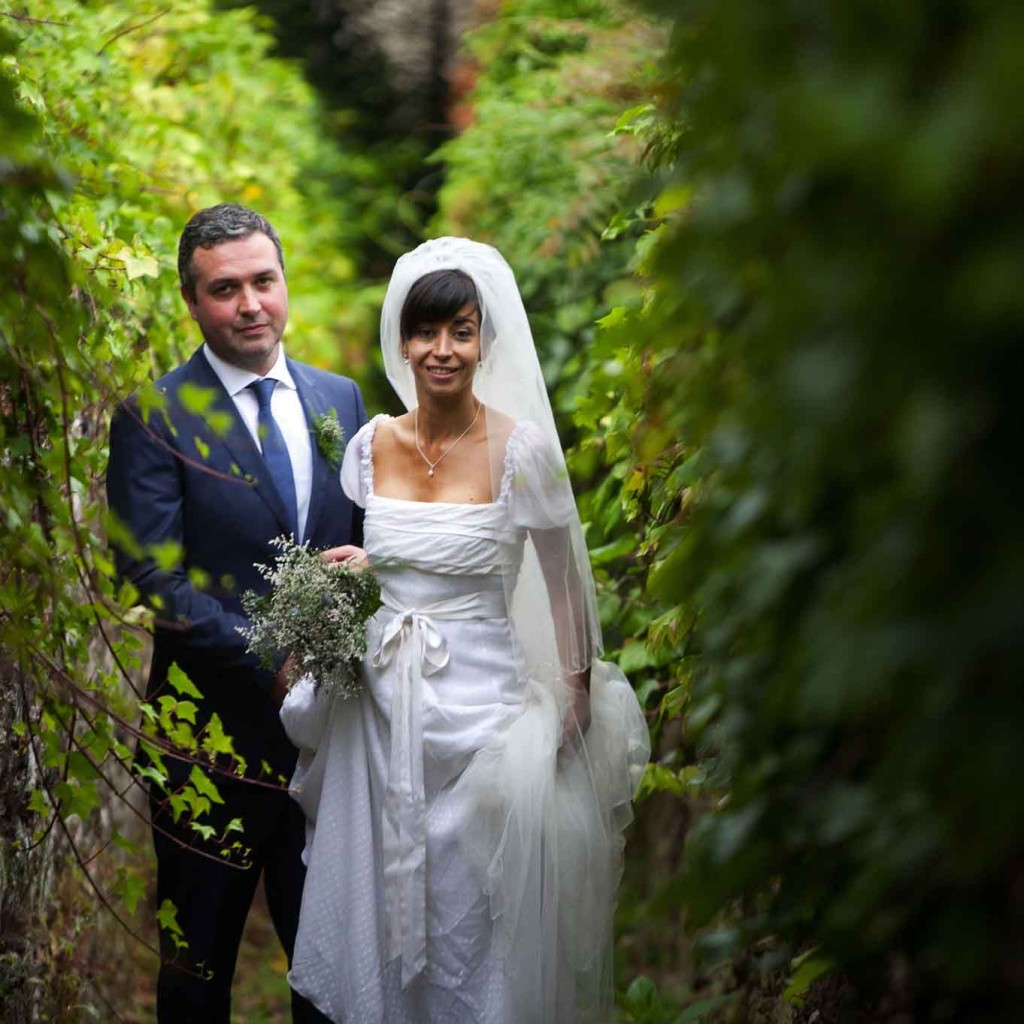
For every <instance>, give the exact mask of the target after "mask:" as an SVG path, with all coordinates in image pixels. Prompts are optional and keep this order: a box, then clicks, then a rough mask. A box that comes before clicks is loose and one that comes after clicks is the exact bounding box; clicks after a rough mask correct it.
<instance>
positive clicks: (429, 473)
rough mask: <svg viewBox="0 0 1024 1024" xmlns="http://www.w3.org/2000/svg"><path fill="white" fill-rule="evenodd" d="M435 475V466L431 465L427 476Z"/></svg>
mask: <svg viewBox="0 0 1024 1024" xmlns="http://www.w3.org/2000/svg"><path fill="white" fill-rule="evenodd" d="M433 475H434V467H433V466H431V467H430V469H428V470H427V476H433Z"/></svg>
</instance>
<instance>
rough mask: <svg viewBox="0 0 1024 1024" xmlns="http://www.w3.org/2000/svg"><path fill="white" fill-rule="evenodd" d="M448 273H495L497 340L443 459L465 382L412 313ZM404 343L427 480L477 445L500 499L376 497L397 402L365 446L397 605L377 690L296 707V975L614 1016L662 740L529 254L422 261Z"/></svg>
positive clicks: (362, 495)
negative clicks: (619, 621)
mask: <svg viewBox="0 0 1024 1024" xmlns="http://www.w3.org/2000/svg"><path fill="white" fill-rule="evenodd" d="M435 271H461V272H462V273H463V274H465V275H468V278H469V279H471V282H472V288H473V289H475V299H476V301H475V304H471V305H473V306H474V313H475V314H477V322H478V326H479V335H478V340H479V345H478V349H477V350H475V352H476V355H474V357H473V360H477V361H476V362H475V363H474V362H473V360H468V361H467V367H468V368H467V369H466V371H465V372H467V373H468V372H470V370H472V378H471V379H472V391H471V393H470V392H469V391H468V389H467V392H466V396H465V398H466V400H467V402H468V401H470V400H471V401H472V405H465V406H464V408H465V409H466V411H467V417H466V422H467V423H468V426H467V427H465V429H463V430H461V432H457V433H453V434H452V435H451V437H452V440H451V441H450V443H449V444H448V445H447V447H444V448H442V449H441V454H440V455H439V456H438V457H437V458H436V459H434V460H431V459H430V458H428V456H427V455H426V454H425V452H424V451H423V449H422V448H421V445H420V434H419V427H420V423H419V419H418V416H419V414H420V413H421V411H423V412H429V409H430V403H431V402H440V401H441V400H440V399H435V398H434V397H432V395H431V393H430V391H429V387H430V386H429V385H428V386H426V390H424V389H425V385H424V384H423V379H422V370H418V368H417V363H416V360H415V359H413V360H412V361H410V360H409V359H408V358H407V356H408V351H407V345H408V341H409V336H408V334H409V332H408V324H404V323H403V316H404V313H405V310H406V307H407V301H410V290H411V289H412V288H413V286H414V285H415V284H417V282H420V281H421V280H423V279H424V278H425V276H426V275H430V274H432V273H433V272H435ZM381 345H382V349H383V355H384V365H385V369H386V371H387V374H388V379H389V381H390V382H391V384H392V386H393V387H394V389H395V391H396V393H397V394H398V395H399V397H400V398H401V399H402V401H403V402H404V404H405V405H406V407H407V408H408V409H410V410H415V413H414V415H413V417H412V439H413V441H414V443H415V452H414V453H413V456H412V458H413V459H417V454H416V453H418V457H421V459H422V461H416V462H410V463H409V465H410V466H418V468H417V469H416V473H417V474H423V475H424V476H429V477H430V478H431V480H430V481H429V482H428V481H421V482H420V483H419V484H417V486H418V487H426V486H434V485H435V481H434V479H433V478H434V475H435V470H436V472H437V473H438V475H439V476H440V475H441V474H442V473H446V474H448V476H449V478H451V477H453V476H454V475H457V474H458V473H459V472H467V473H468V471H469V470H468V469H467V468H465V467H470V466H472V465H474V463H473V460H474V459H477V460H478V463H476V464H480V465H482V464H483V463H484V462H485V463H486V466H487V467H488V468H489V474H490V494H489V498H490V500H489V501H483V502H481V503H476V504H474V503H472V502H463V501H447V500H433V499H428V500H408V499H402V498H397V497H393V496H391V497H389V496H387V495H386V494H384V493H378V490H380V491H381V492H382V491H383V484H382V485H381V486H380V487H379V488H378V487H375V473H376V475H377V478H378V480H383V479H384V474H385V473H386V472H388V468H387V467H386V466H385V463H384V461H383V460H381V461H380V463H379V464H377V465H376V466H375V461H374V460H375V456H378V455H379V453H380V451H381V447H382V446H383V445H384V443H385V440H387V439H390V438H392V437H394V438H401V437H404V435H402V434H401V433H400V427H401V424H400V423H399V421H395V420H391V418H390V417H377V418H376V419H375V420H374V421H372V422H371V423H370V424H368V425H367V426H366V427H365V428H364V429H363V430H362V431H360V432H359V434H357V435H356V437H354V438H352V440H351V441H350V443H349V445H348V449H347V451H346V455H345V463H344V466H343V469H342V484H343V487H344V488H345V490H346V493H348V494H349V495H350V496H351V497H352V498H353V499H354V500H355V501H356V502H357V503H358V504H360V505H362V506H364V507H365V509H366V522H365V535H366V552H367V556H368V558H369V560H370V562H371V564H373V565H374V566H375V568H376V569H377V571H378V573H379V577H380V580H381V586H382V597H383V602H384V606H383V607H382V608H381V610H380V611H379V612H378V614H377V616H375V618H374V619H373V620H371V624H370V629H369V633H368V641H369V648H368V649H369V651H370V652H371V653H370V655H368V658H367V661H366V665H365V668H366V675H367V689H366V692H365V693H364V694H363V696H362V697H360V698H358V699H356V700H350V701H337V700H335V701H333V702H332V701H331V700H330V699H329V698H326V697H324V695H323V694H322V693H321V694H315V693H314V691H313V687H312V685H311V683H310V682H309V681H304V682H303V683H300V684H299V685H297V686H296V687H295V688H294V689H293V690H292V693H291V694H290V695H289V698H288V700H287V701H286V703H285V706H284V708H283V709H282V718H283V720H284V722H285V726H286V728H287V729H288V731H289V734H290V735H291V736H292V738H293V740H294V741H295V742H296V744H297V745H298V746H299V747H300V761H299V769H298V771H297V773H296V777H295V779H294V780H293V786H292V788H293V792H294V794H295V796H296V799H298V801H299V802H300V804H301V805H302V806H303V808H304V810H305V811H306V815H307V819H308V821H309V826H308V830H307V847H306V855H305V856H306V859H307V862H308V866H309V873H308V876H307V881H306V888H305V894H304V898H303V909H302V917H301V919H300V925H299V937H298V941H297V944H296V953H295V959H294V961H293V967H292V972H291V974H290V975H289V977H290V980H291V981H292V984H293V985H294V986H295V987H296V989H297V990H298V991H300V992H302V993H303V994H304V995H306V996H307V997H309V998H311V999H312V1001H313V1002H315V1003H316V1005H317V1006H319V1007H320V1008H321V1009H322V1010H323V1011H324V1012H325V1013H327V1014H328V1015H329V1016H330V1017H331V1019H332V1020H334V1021H338V1022H340V1021H343V1020H344V1021H349V1020H358V1021H360V1022H362V1021H380V1022H387V1024H395V1022H408V1024H412V1022H413V1021H416V1022H420V1021H438V1022H440V1021H445V1022H448V1021H467V1022H468V1021H473V1022H489V1024H552V1022H555V1024H557V1022H566V1024H570V1022H573V1024H575V1022H584V1021H587V1022H589V1021H594V1022H599V1021H606V1020H609V1019H610V1016H611V1010H612V1007H611V991H612V987H611V942H612V917H613V912H614V906H615V895H616V889H617V886H618V882H619V877H620V874H621V864H622V853H623V844H624V839H623V830H624V829H625V827H626V825H627V824H628V823H629V821H630V820H631V817H632V813H631V807H630V801H631V798H632V795H633V792H634V791H635V788H636V785H637V783H638V781H639V777H640V774H641V773H642V771H643V766H644V764H645V763H646V761H647V758H648V756H649V753H650V751H649V740H648V734H647V728H646V723H645V721H644V718H643V715H642V713H641V711H640V708H639V706H638V704H637V701H636V697H635V696H634V694H633V691H632V689H631V687H630V686H629V683H628V682H627V680H626V679H625V677H624V676H623V675H622V674H621V672H619V670H618V669H617V668H616V667H615V666H613V665H611V664H609V663H607V662H604V661H602V660H600V656H601V653H602V646H601V631H600V625H599V621H598V617H597V610H596V602H595V594H594V583H593V576H592V573H591V569H590V564H589V560H588V557H587V550H586V544H585V542H584V538H583V531H582V528H581V525H580V520H579V515H578V512H577V510H576V504H575V500H574V498H573V495H572V490H571V487H570V483H569V478H568V473H567V471H566V467H565V459H564V456H563V454H562V451H561V446H560V442H559V439H558V434H557V431H556V429H555V423H554V418H553V416H552V412H551V406H550V402H549V400H548V396H547V391H546V389H545V386H544V381H543V377H542V375H541V370H540V365H539V362H538V359H537V355H536V351H535V348H534V343H533V337H532V334H531V331H530V326H529V322H528V320H527V316H526V311H525V309H524V307H523V303H522V299H521V297H520V295H519V291H518V288H517V287H516V283H515V279H514V276H513V274H512V271H511V269H510V268H509V266H508V264H507V263H506V262H505V260H504V259H503V258H502V256H501V255H500V254H499V253H498V252H497V250H495V249H493V248H491V247H490V246H487V245H483V244H481V243H477V242H472V241H469V240H466V239H460V238H440V239H436V240H434V241H430V242H426V243H424V244H423V245H421V246H419V247H418V248H417V249H415V250H414V251H412V252H411V253H408V254H406V255H405V256H403V257H402V258H401V259H399V261H398V263H397V265H396V267H395V270H394V274H393V276H392V279H391V282H390V285H389V287H388V292H387V295H386V297H385V301H384V307H383V310H382V314H381ZM403 353H405V354H406V357H403ZM438 358H440V357H438ZM458 365H459V366H461V363H459V364H458ZM435 369H436V367H435ZM460 372H461V371H460ZM417 373H420V374H421V376H419V377H418V376H417ZM441 376H443V375H441ZM451 376H452V377H453V378H454V377H456V376H457V373H453V374H452V375H451ZM438 387H439V390H440V391H443V385H439V386H438ZM473 409H475V412H473V414H472V415H471V416H469V415H468V412H469V411H471V410H473ZM375 437H376V438H381V437H383V438H384V439H385V440H380V439H378V440H375ZM463 438H466V440H463ZM388 443H391V441H390V440H388ZM396 443H397V442H396ZM460 446H461V447H460ZM387 450H388V451H390V450H391V449H387ZM450 456H451V457H450ZM403 465H405V463H403ZM442 467H443V469H442ZM387 479H390V477H388V478H387ZM417 493H418V492H417ZM364 819H365V820H364Z"/></svg>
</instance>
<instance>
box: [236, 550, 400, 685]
mask: <svg viewBox="0 0 1024 1024" xmlns="http://www.w3.org/2000/svg"><path fill="white" fill-rule="evenodd" d="M271 544H272V545H273V546H274V547H276V548H279V549H280V554H279V555H278V556H277V557H276V558H275V560H274V565H273V566H267V565H259V564H257V566H256V568H257V569H258V570H259V572H260V575H261V576H262V577H263V578H264V579H265V580H267V581H268V582H269V583H270V591H269V592H268V593H266V594H256V593H254V592H253V591H251V590H248V591H246V592H245V593H244V594H243V595H242V606H243V608H244V609H245V612H246V614H247V615H248V616H249V619H250V622H251V625H249V626H247V627H239V632H240V633H241V634H242V635H243V636H244V637H245V639H246V642H247V644H248V647H249V650H250V651H251V652H252V653H253V654H255V655H256V656H257V657H258V658H259V659H260V661H261V663H262V664H263V665H264V667H266V668H271V667H273V666H274V665H275V663H276V660H277V659H278V658H279V657H280V653H281V652H282V651H291V652H292V653H293V655H294V656H295V659H296V666H295V667H296V672H297V674H298V676H303V675H306V674H307V673H308V674H310V675H312V677H313V680H314V684H315V685H316V687H317V689H319V688H320V687H324V688H325V689H326V690H327V692H328V693H329V694H332V695H333V694H336V695H338V696H340V697H352V696H355V695H356V694H357V693H358V692H359V690H360V688H361V676H360V671H359V662H360V660H361V659H362V657H363V655H364V654H365V653H366V622H367V620H368V619H369V618H370V616H371V615H373V613H374V612H375V611H376V610H377V608H378V607H379V606H380V588H379V586H378V584H377V578H376V576H375V575H374V573H373V572H372V571H370V570H367V569H362V570H356V569H350V568H348V567H347V566H346V565H344V564H338V563H330V562H327V561H325V560H324V559H323V558H322V557H321V556H320V554H319V553H318V552H316V551H310V550H309V548H308V547H307V546H306V545H305V544H296V543H295V541H294V540H291V539H288V538H285V537H275V538H274V539H273V540H272V541H271Z"/></svg>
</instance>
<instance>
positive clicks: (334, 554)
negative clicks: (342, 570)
mask: <svg viewBox="0 0 1024 1024" xmlns="http://www.w3.org/2000/svg"><path fill="white" fill-rule="evenodd" d="M320 557H321V558H322V559H323V560H324V561H325V562H333V563H335V564H340V565H344V566H345V567H346V568H347V569H353V570H355V571H356V572H361V571H362V570H363V569H368V568H369V567H370V559H369V558H368V557H367V555H366V552H365V551H364V550H363V549H362V548H357V547H356V546H355V544H342V545H341V547H337V548H328V549H327V550H326V551H321V552H320Z"/></svg>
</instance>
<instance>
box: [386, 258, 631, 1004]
mask: <svg viewBox="0 0 1024 1024" xmlns="http://www.w3.org/2000/svg"><path fill="white" fill-rule="evenodd" d="M442 269H456V270H461V271H463V272H464V273H466V274H468V275H469V277H470V278H472V280H473V283H474V285H475V287H476V291H477V296H478V298H479V302H480V306H481V320H482V322H481V339H482V342H481V353H482V361H481V365H480V367H479V369H478V371H477V374H476V376H475V379H474V384H473V390H474V394H475V396H476V397H477V398H478V399H479V400H480V401H481V402H482V403H483V406H484V410H485V413H484V422H485V424H486V426H487V436H488V443H489V446H490V450H491V466H492V487H493V496H494V498H495V500H497V499H498V497H499V489H500V485H501V481H502V480H503V479H507V475H506V474H505V469H506V460H507V459H508V458H510V457H511V453H510V448H512V447H513V446H510V445H509V420H511V421H514V422H515V423H516V424H519V425H520V426H519V427H517V429H516V443H517V444H519V445H522V444H529V445H531V446H534V447H535V449H536V451H535V452H534V455H535V456H536V457H534V458H533V459H531V460H530V464H531V465H533V466H542V467H543V470H542V471H534V472H532V473H530V474H522V473H514V474H513V475H512V482H511V486H512V487H513V488H518V489H521V491H522V493H523V495H524V497H527V498H528V501H527V502H525V504H527V505H528V506H529V507H531V508H533V509H535V510H536V513H535V517H534V521H533V522H531V523H529V524H528V526H529V528H528V529H527V530H526V531H525V535H524V538H523V557H522V561H521V565H520V566H519V568H518V572H516V573H515V574H512V573H508V574H507V578H506V579H505V592H506V600H507V606H508V609H509V617H510V619H511V622H512V626H513V630H514V633H515V636H516V638H517V641H518V643H519V645H520V647H521V649H522V655H523V671H524V673H525V675H526V676H527V679H528V686H529V693H530V700H529V702H528V705H527V709H526V711H525V712H524V714H523V715H522V716H521V717H520V718H519V719H518V720H517V722H516V723H515V724H514V725H513V727H512V728H511V729H510V730H509V732H508V734H507V735H504V736H501V737H496V738H495V741H494V743H493V744H491V745H489V746H488V747H487V748H485V749H484V750H483V751H481V752H480V753H479V754H478V755H477V756H476V757H475V758H474V761H473V762H472V764H471V765H470V767H469V769H467V771H466V772H465V774H464V776H463V779H462V782H461V783H460V785H463V786H465V787H466V788H467V790H468V791H469V793H470V795H471V798H472V800H473V802H474V804H475V805H476V806H477V807H478V809H479V813H478V814H477V815H475V816H474V818H473V821H472V825H473V827H472V828H471V829H468V830H467V833H466V837H465V842H466V847H467V850H468V851H469V853H470V855H471V856H472V857H473V859H474V861H475V862H476V863H477V864H478V865H479V869H480V872H481V875H482V877H483V882H484V887H485V890H486V891H487V892H488V893H489V895H490V900H491V909H492V917H493V919H494V938H493V942H494V948H495V949H496V951H497V952H498V953H499V954H500V955H501V956H502V957H503V958H504V959H505V962H506V977H507V979H508V983H509V1007H508V1015H507V1024H552V1022H562V1021H564V1022H576V1021H604V1020H608V1019H610V1014H611V1002H610V1000H611V936H612V914H613V911H614V906H615V891H616V887H617V884H618V880H619V875H620V871H621V858H622V848H623V838H622V831H623V829H624V828H625V826H626V824H628V822H629V820H630V819H631V809H630V800H631V797H632V794H633V792H634V790H635V786H636V784H637V782H638V780H639V775H640V773H641V771H642V768H643V765H644V764H645V763H646V761H647V757H648V754H649V746H648V738H647V729H646V723H645V721H644V719H643V716H642V714H641V712H640V709H639V707H638V705H637V702H636V698H635V696H634V695H633V692H632V689H631V688H630V687H629V684H628V682H627V681H626V680H625V678H624V677H623V676H622V674H621V673H620V672H619V671H618V669H617V668H615V667H614V666H613V665H610V664H608V663H605V662H602V661H600V660H599V656H600V654H601V651H602V646H601V631H600V625H599V621H598V617H597V610H596V608H597V606H596V601H595V594H594V582H593V576H592V573H591V569H590V563H589V559H588V557H587V550H586V544H585V541H584V536H583V530H582V527H581V524H580V519H579V514H578V512H577V509H576V504H575V500H574V498H573V495H572V490H571V486H570V483H569V477H568V473H567V471H566V467H565V459H564V456H563V453H562V450H561V444H560V441H559V437H558V432H557V430H556V428H555V422H554V417H553V415H552V412H551V404H550V401H549V399H548V394H547V390H546V388H545V384H544V379H543V376H542V374H541V369H540V364H539V361H538V358H537V353H536V349H535V348H534V342H533V335H532V333H531V330H530V324H529V320H528V319H527V315H526V310H525V309H524V307H523V302H522V298H521V297H520V294H519V290H518V288H517V286H516V282H515V277H514V275H513V273H512V270H511V268H510V267H509V265H508V263H507V262H506V261H505V259H504V258H503V257H502V256H501V254H500V253H499V252H498V251H497V250H496V249H494V248H492V247H491V246H488V245H484V244H482V243H479V242H473V241H470V240H468V239H463V238H438V239H434V240H432V241H429V242H425V243H423V244H422V245H420V246H419V247H417V248H416V249H414V250H413V251H412V252H410V253H407V254H406V255H404V256H402V257H401V258H400V259H399V260H398V262H397V264H396V266H395V270H394V273H393V275H392V278H391V282H390V284H389V286H388V290H387V294H386V296H385V300H384V306H383V309H382V313H381V346H382V350H383V357H384V366H385V370H386V372H387V376H388V379H389V381H390V382H391V384H392V386H393V387H394V389H395V391H396V393H397V394H398V395H399V397H400V398H401V400H402V401H403V402H404V403H405V405H406V407H407V408H409V409H411V408H413V407H414V406H415V404H416V391H415V386H414V379H413V374H412V370H411V368H410V366H408V365H407V364H406V363H404V362H403V359H402V355H401V338H400V320H401V312H402V307H403V304H404V302H405V299H406V296H407V295H408V293H409V290H410V288H411V287H412V285H413V284H414V283H415V282H416V281H417V280H419V278H421V277H422V276H423V275H425V274H427V273H430V272H431V271H435V270H442ZM587 678H589V684H590V706H589V714H590V722H589V727H588V728H586V729H585V731H583V730H576V731H575V734H564V733H563V721H564V719H565V717H566V707H567V706H568V704H569V699H570V689H569V681H574V682H575V683H576V684H577V685H578V684H579V682H580V681H581V680H586V679H587ZM567 735H568V741H567V738H566V737H567Z"/></svg>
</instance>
